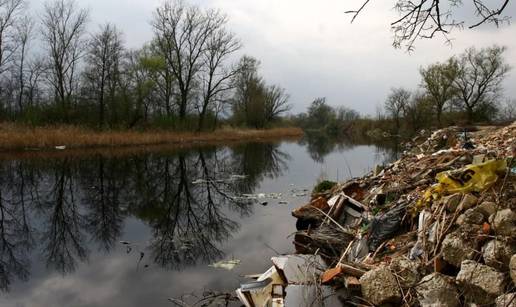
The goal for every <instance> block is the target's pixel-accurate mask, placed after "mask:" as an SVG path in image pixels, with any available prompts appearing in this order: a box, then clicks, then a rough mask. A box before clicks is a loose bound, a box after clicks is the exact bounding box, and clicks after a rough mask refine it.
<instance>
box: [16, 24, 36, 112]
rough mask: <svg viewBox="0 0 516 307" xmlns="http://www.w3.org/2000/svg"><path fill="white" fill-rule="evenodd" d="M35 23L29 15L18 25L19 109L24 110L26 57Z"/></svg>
mask: <svg viewBox="0 0 516 307" xmlns="http://www.w3.org/2000/svg"><path fill="white" fill-rule="evenodd" d="M33 29H34V23H33V21H32V20H31V19H30V18H29V17H27V16H26V17H25V18H23V19H22V22H20V24H19V25H18V39H19V46H20V47H19V49H20V51H19V60H18V63H17V66H18V111H19V112H23V109H24V106H23V95H24V92H25V70H26V57H27V48H28V44H29V41H30V40H31V38H32V34H33Z"/></svg>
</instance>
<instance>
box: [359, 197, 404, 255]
mask: <svg viewBox="0 0 516 307" xmlns="http://www.w3.org/2000/svg"><path fill="white" fill-rule="evenodd" d="M405 209H406V207H405V206H404V205H401V206H398V207H395V208H393V209H391V210H389V211H387V212H386V213H385V214H379V215H377V216H375V217H374V218H373V220H372V222H371V233H370V234H369V238H368V240H367V243H368V246H369V250H370V251H374V250H376V249H377V248H378V247H379V246H380V244H382V243H383V241H385V240H388V239H390V238H392V237H394V235H395V234H396V233H397V232H398V230H399V229H400V227H401V221H402V220H403V216H404V215H405Z"/></svg>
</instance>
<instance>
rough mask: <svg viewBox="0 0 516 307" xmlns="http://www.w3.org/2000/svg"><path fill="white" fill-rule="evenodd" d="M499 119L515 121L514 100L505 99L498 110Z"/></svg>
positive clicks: (515, 108)
mask: <svg viewBox="0 0 516 307" xmlns="http://www.w3.org/2000/svg"><path fill="white" fill-rule="evenodd" d="M499 119H500V120H502V121H514V120H516V99H506V100H505V101H504V103H503V104H502V106H501V108H500V114H499Z"/></svg>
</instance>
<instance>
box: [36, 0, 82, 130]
mask: <svg viewBox="0 0 516 307" xmlns="http://www.w3.org/2000/svg"><path fill="white" fill-rule="evenodd" d="M87 20H88V11H87V10H84V9H77V7H76V2H74V1H73V0H54V1H53V2H47V3H46V4H45V8H44V12H43V17H42V24H43V29H42V34H43V40H44V42H45V43H46V47H47V49H48V57H49V62H50V63H49V68H50V74H49V76H48V81H49V83H50V85H51V87H52V89H53V90H54V93H55V99H56V103H59V104H60V105H61V106H62V107H63V109H64V110H65V111H66V109H67V107H68V105H69V104H70V103H71V99H72V95H73V93H74V91H75V90H76V81H77V75H78V73H77V69H78V63H79V60H80V59H81V57H82V56H83V55H84V51H85V48H84V40H83V34H84V31H85V27H86V22H87ZM65 120H67V119H66V118H65Z"/></svg>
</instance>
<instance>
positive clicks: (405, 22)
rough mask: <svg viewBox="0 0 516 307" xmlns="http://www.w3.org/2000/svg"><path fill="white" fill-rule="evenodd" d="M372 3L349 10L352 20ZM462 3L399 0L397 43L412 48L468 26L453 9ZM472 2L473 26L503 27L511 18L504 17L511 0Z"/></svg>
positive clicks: (455, 0) (393, 26)
mask: <svg viewBox="0 0 516 307" xmlns="http://www.w3.org/2000/svg"><path fill="white" fill-rule="evenodd" d="M370 2H372V1H371V0H364V1H363V2H362V4H361V5H360V7H359V8H358V9H355V10H350V11H347V12H346V13H349V14H351V15H352V16H353V17H352V19H351V22H353V21H354V20H355V19H356V17H357V16H358V15H359V14H360V13H361V12H362V11H363V10H364V9H365V7H366V6H367V5H368V4H369V3H370ZM462 2H463V1H460V0H450V1H440V0H431V1H428V0H395V2H394V8H395V10H396V11H397V12H398V14H399V18H398V19H397V20H394V21H393V22H391V29H392V31H393V32H394V42H393V46H394V47H396V48H400V47H401V46H402V45H404V44H405V46H406V47H407V49H408V50H412V49H413V48H414V43H415V41H416V40H417V39H419V38H433V37H434V36H435V35H436V34H442V35H443V36H444V37H445V39H446V40H448V38H447V34H449V33H450V31H451V30H453V29H454V28H463V27H464V23H465V22H464V21H463V20H457V19H456V18H455V17H454V12H453V9H455V8H457V7H460V6H462V5H463V3H462ZM471 3H472V4H473V7H474V15H475V16H476V17H477V18H478V20H477V21H476V22H474V23H473V24H471V25H469V28H470V29H471V28H475V27H478V26H479V25H481V24H484V23H493V24H495V25H496V26H499V25H500V24H501V23H503V22H508V20H509V17H507V16H502V13H503V11H504V10H505V9H506V7H507V4H508V3H509V0H503V1H502V2H501V3H498V4H496V5H491V3H487V1H484V0H471Z"/></svg>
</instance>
